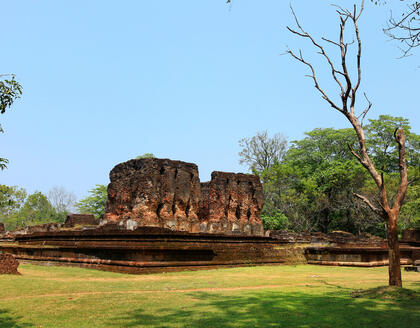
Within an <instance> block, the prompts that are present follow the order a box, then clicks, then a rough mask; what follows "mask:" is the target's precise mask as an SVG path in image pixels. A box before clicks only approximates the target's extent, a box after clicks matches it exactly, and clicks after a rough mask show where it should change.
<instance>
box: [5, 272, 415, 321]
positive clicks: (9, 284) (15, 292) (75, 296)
mask: <svg viewBox="0 0 420 328" xmlns="http://www.w3.org/2000/svg"><path fill="white" fill-rule="evenodd" d="M19 271H20V272H21V273H22V275H21V276H7V275H3V276H0V327H1V328H4V327H43V328H50V327H54V328H55V327H161V328H163V327H215V328H219V327H229V328H230V327H232V328H233V327H241V328H242V327H243V328H250V327H351V328H358V327H400V328H402V327H411V328H414V327H420V298H419V296H418V295H419V293H420V274H419V273H416V272H403V282H404V287H405V288H407V289H409V291H406V292H407V294H409V293H410V290H411V291H415V292H416V293H417V294H416V295H413V294H410V295H408V296H407V295H402V296H401V297H387V295H386V294H384V295H382V296H381V295H379V294H376V295H374V296H373V297H372V296H370V297H365V296H363V294H362V295H359V297H352V296H351V293H352V292H354V291H355V290H357V289H366V288H373V287H377V286H384V285H386V284H387V268H386V267H383V268H347V267H326V266H312V265H298V266H264V267H247V268H234V269H220V270H209V271H194V272H178V273H166V274H151V275H137V276H136V275H124V274H118V273H109V272H101V271H95V270H88V269H80V268H68V267H43V266H35V265H30V264H24V265H21V266H20V267H19Z"/></svg>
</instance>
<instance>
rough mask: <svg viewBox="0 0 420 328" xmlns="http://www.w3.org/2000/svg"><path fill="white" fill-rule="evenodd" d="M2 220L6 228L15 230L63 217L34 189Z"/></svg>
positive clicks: (56, 220)
mask: <svg viewBox="0 0 420 328" xmlns="http://www.w3.org/2000/svg"><path fill="white" fill-rule="evenodd" d="M2 220H3V222H4V223H5V225H6V228H7V229H8V230H15V229H18V228H25V227H27V226H33V225H39V224H44V223H50V222H63V221H64V217H63V215H60V213H57V211H56V210H55V209H54V207H53V206H52V205H51V203H50V202H49V200H48V198H47V197H46V196H45V195H44V194H43V193H41V192H39V191H35V192H34V193H33V194H31V195H29V196H28V197H27V198H26V200H25V202H24V203H23V205H22V206H20V208H19V209H18V210H17V211H14V212H11V213H10V214H9V215H7V216H5V217H4V218H3V219H2Z"/></svg>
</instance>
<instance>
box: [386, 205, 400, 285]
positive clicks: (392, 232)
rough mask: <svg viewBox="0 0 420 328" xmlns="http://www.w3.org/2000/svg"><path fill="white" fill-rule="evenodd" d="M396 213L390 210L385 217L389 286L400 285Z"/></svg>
mask: <svg viewBox="0 0 420 328" xmlns="http://www.w3.org/2000/svg"><path fill="white" fill-rule="evenodd" d="M397 220H398V213H394V211H391V212H390V213H388V218H387V241H388V257H389V266H388V271H389V286H398V287H402V279H401V265H400V246H399V243H398V226H397Z"/></svg>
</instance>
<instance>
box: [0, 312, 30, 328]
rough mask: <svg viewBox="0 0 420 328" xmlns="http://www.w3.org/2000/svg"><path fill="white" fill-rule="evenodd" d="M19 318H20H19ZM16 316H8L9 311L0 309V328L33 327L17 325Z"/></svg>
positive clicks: (22, 324) (24, 324)
mask: <svg viewBox="0 0 420 328" xmlns="http://www.w3.org/2000/svg"><path fill="white" fill-rule="evenodd" d="M19 318H20V317H19ZM19 318H16V316H12V315H10V314H9V311H7V310H3V309H0V328H11V327H13V328H26V327H33V326H32V325H29V324H26V323H18V322H17V320H19Z"/></svg>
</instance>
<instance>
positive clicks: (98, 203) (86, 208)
mask: <svg viewBox="0 0 420 328" xmlns="http://www.w3.org/2000/svg"><path fill="white" fill-rule="evenodd" d="M89 194H90V195H89V196H88V197H86V198H84V199H82V200H80V201H79V202H78V203H76V208H77V210H78V211H79V212H80V213H83V214H93V215H94V216H95V218H97V219H98V218H99V217H100V216H101V215H103V214H105V205H106V201H107V200H108V190H107V187H106V186H105V185H101V184H97V185H96V187H95V188H93V189H91V190H89Z"/></svg>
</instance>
